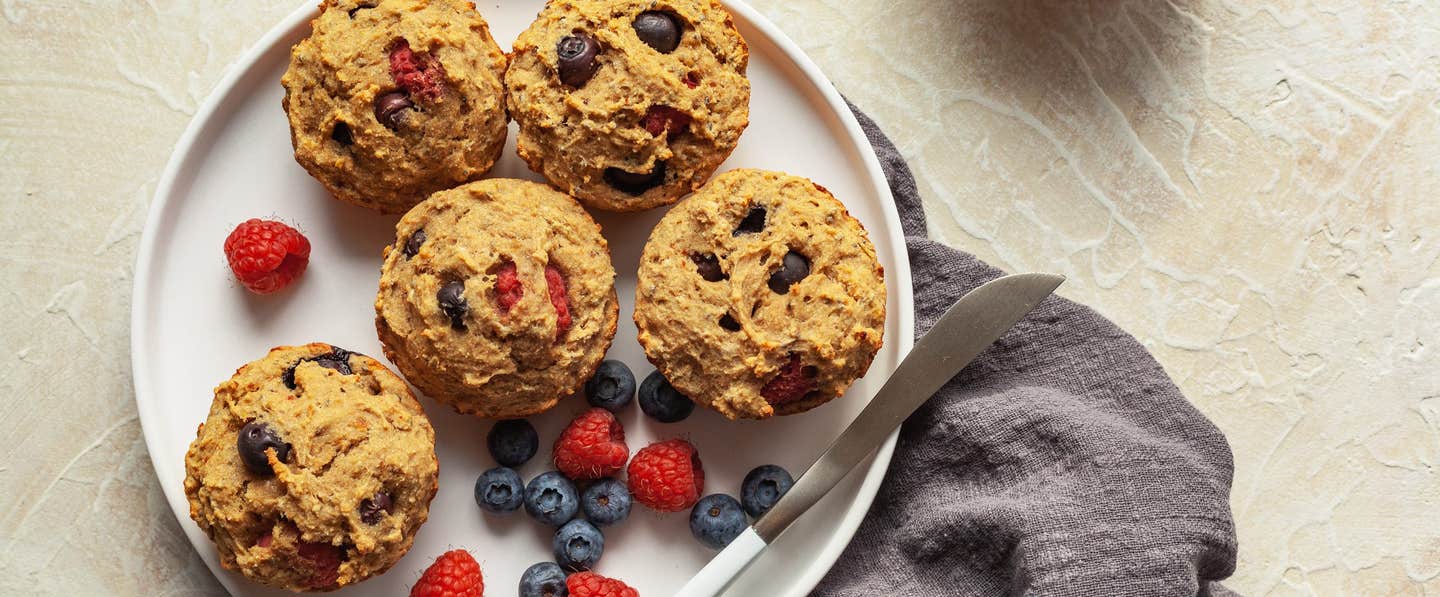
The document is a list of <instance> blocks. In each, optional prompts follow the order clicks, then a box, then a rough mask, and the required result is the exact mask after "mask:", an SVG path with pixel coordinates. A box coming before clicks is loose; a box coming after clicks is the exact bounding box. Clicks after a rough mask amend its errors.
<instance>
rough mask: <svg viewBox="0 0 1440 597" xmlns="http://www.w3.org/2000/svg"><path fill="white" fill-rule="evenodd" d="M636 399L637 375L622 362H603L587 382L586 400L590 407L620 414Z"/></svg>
mask: <svg viewBox="0 0 1440 597" xmlns="http://www.w3.org/2000/svg"><path fill="white" fill-rule="evenodd" d="M634 399H635V374H633V373H631V372H630V368H629V367H626V366H625V363H623V362H621V361H615V360H605V361H601V362H600V366H599V367H598V368H596V369H595V375H592V376H591V377H590V379H589V380H587V381H586V382H585V400H587V401H588V402H590V406H598V407H600V408H603V409H605V410H608V411H610V412H612V413H618V412H620V410H621V409H623V408H625V407H626V406H627V405H629V404H630V401H631V400H634Z"/></svg>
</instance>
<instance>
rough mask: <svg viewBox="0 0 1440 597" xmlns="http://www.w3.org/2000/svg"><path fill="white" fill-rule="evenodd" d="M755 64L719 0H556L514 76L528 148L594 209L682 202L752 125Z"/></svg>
mask: <svg viewBox="0 0 1440 597" xmlns="http://www.w3.org/2000/svg"><path fill="white" fill-rule="evenodd" d="M748 61H749V50H748V49H747V47H746V45H745V40H744V39H743V38H741V37H740V33H739V32H738V31H736V30H735V25H734V23H733V22H732V21H731V18H730V13H728V12H726V11H725V9H724V8H722V7H721V6H720V5H719V4H718V3H716V2H715V1H714V0H661V1H656V0H552V1H551V2H549V3H548V4H546V5H545V8H544V9H543V10H541V11H540V15H539V16H538V17H536V19H535V22H534V23H532V24H531V25H530V28H529V29H526V30H525V32H524V33H521V34H520V37H519V38H517V39H516V40H515V47H514V51H513V52H512V53H511V64H510V69H509V70H508V71H506V73H505V83H506V87H507V89H508V92H509V105H510V110H511V115H512V116H513V117H514V118H515V122H516V123H518V124H519V125H520V136H519V140H518V142H517V144H516V147H517V150H518V151H519V153H520V157H521V158H523V159H524V160H525V163H527V164H529V165H530V169H531V170H534V171H536V172H539V173H540V174H542V175H544V176H545V178H547V179H548V180H549V181H550V183H551V184H553V185H555V186H556V187H557V188H559V189H561V190H563V191H566V192H568V193H570V194H571V195H574V196H575V197H576V198H578V199H580V201H581V202H583V203H585V205H587V206H590V207H593V208H597V209H607V210H614V211H636V210H642V209H649V208H652V207H656V206H659V205H667V204H670V203H674V202H675V201H676V200H677V199H679V198H680V197H681V196H682V195H684V194H686V193H689V192H690V191H692V190H694V189H697V188H699V187H700V185H702V184H704V183H705V180H706V179H708V178H709V177H710V175H711V174H712V173H714V172H715V168H716V167H718V166H719V165H720V163H721V162H723V161H725V158H726V157H727V156H729V155H730V151H731V150H733V149H735V143H736V142H737V141H739V139H740V133H741V131H744V130H745V126H746V125H747V124H749V122H750V107H749V104H750V81H749V80H748V79H746V78H745V68H746V64H747V63H748Z"/></svg>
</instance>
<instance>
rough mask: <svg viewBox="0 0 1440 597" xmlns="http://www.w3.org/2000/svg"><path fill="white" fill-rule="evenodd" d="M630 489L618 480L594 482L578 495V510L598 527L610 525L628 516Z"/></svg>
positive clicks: (608, 479) (607, 479) (606, 479)
mask: <svg viewBox="0 0 1440 597" xmlns="http://www.w3.org/2000/svg"><path fill="white" fill-rule="evenodd" d="M630 506H631V499H630V488H628V487H626V486H625V484H624V483H621V482H620V480H619V479H611V478H605V479H601V480H599V481H596V482H594V483H593V484H591V485H590V486H589V487H586V488H585V491H584V492H582V493H581V494H580V510H581V511H583V512H584V513H585V518H586V519H587V520H589V521H590V522H593V523H595V524H596V525H598V526H602V527H603V526H607V525H612V524H615V523H617V522H620V521H622V520H625V518H626V517H627V516H630Z"/></svg>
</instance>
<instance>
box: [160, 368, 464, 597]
mask: <svg viewBox="0 0 1440 597" xmlns="http://www.w3.org/2000/svg"><path fill="white" fill-rule="evenodd" d="M437 467H438V464H437V462H436V460H435V433H434V431H433V430H432V429H431V428H430V421H429V420H428V419H426V418H425V413H424V411H422V410H421V409H420V404H419V403H418V402H416V401H415V397H414V396H413V395H412V394H411V393H410V388H409V386H407V385H405V382H404V380H401V379H400V378H399V377H398V376H396V375H395V374H394V373H392V372H390V370H389V369H386V368H385V366H384V365H382V364H380V362H379V361H376V360H375V359H372V358H370V357H367V356H365V355H361V354H355V353H352V352H348V351H346V350H344V349H341V348H336V347H334V346H331V345H329V344H318V343H317V344H307V345H305V346H282V347H279V348H275V349H273V350H271V351H270V354H268V355H265V357H264V358H262V359H260V360H258V361H255V362H252V363H250V364H248V365H245V366H244V367H241V368H240V369H239V370H237V371H236V372H235V375H234V377H231V378H230V379H229V380H228V381H226V382H225V383H222V384H220V385H219V386H218V387H216V388H215V400H214V402H212V403H211V404H210V415H209V417H207V418H206V420H205V423H204V424H202V425H201V426H200V429H199V432H198V433H197V434H196V438H195V441H194V443H192V444H190V451H189V452H187V453H186V454H185V497H186V498H188V499H189V501H190V517H191V518H193V519H195V522H196V524H198V525H200V528H201V530H203V531H205V534H206V535H209V536H210V539H211V540H212V541H214V542H215V549H216V551H218V552H219V555H220V563H221V564H222V565H224V566H225V568H226V569H229V570H234V571H237V572H239V573H240V574H242V575H244V576H245V577H246V578H249V579H250V580H253V581H255V582H258V583H261V584H265V585H269V586H271V587H276V588H281V589H288V590H291V591H329V590H332V589H336V588H339V587H342V586H345V585H350V584H354V583H357V582H360V581H362V580H365V579H367V578H369V577H371V576H375V575H377V574H380V573H382V572H384V571H386V570H388V569H389V568H390V567H391V566H392V565H394V564H395V562H397V561H399V560H400V558H401V556H404V555H405V552H406V551H409V550H410V544H411V542H412V541H413V539H414V536H415V532H416V531H417V530H418V529H419V528H420V525H421V524H423V523H424V522H425V519H426V518H427V517H428V516H429V512H430V500H431V498H433V497H435V489H436V471H437Z"/></svg>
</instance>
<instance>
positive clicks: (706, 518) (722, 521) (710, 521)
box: [690, 493, 746, 549]
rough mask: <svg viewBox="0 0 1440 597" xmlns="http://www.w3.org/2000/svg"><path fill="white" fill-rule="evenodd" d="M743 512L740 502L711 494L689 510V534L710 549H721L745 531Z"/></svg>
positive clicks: (718, 494)
mask: <svg viewBox="0 0 1440 597" xmlns="http://www.w3.org/2000/svg"><path fill="white" fill-rule="evenodd" d="M745 526H746V525H745V511H744V510H741V509H740V502H737V501H735V498H733V497H730V496H728V495H725V494H723V493H712V494H710V495H707V496H705V497H703V498H700V501H698V502H695V507H693V508H691V509H690V533H691V534H692V535H695V538H696V539H699V540H700V542H701V543H704V544H705V545H706V546H708V547H710V548H712V549H723V548H724V547H725V546H726V545H729V544H730V542H731V541H733V540H734V539H735V537H737V536H739V535H740V533H741V532H744V530H745Z"/></svg>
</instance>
